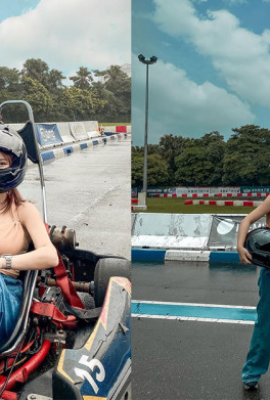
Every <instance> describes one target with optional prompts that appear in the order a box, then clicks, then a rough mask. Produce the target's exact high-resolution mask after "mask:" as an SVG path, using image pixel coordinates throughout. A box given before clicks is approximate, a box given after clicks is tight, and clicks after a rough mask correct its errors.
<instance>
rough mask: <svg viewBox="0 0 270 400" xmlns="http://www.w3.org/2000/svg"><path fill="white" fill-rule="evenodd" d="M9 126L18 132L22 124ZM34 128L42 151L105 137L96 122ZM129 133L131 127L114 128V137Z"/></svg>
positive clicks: (45, 125) (53, 124) (58, 123)
mask: <svg viewBox="0 0 270 400" xmlns="http://www.w3.org/2000/svg"><path fill="white" fill-rule="evenodd" d="M10 126H11V128H13V129H15V130H17V131H19V130H20V129H22V128H23V126H24V124H10ZM35 126H36V132H37V139H38V143H39V146H40V148H42V149H46V148H50V147H56V146H63V145H65V144H71V143H77V142H80V141H86V140H90V139H95V138H98V137H101V136H106V135H105V134H104V130H103V129H100V128H99V125H98V121H77V122H54V123H37V124H35ZM128 131H129V132H128ZM130 132H131V126H129V127H127V126H116V127H114V136H115V134H119V133H122V134H126V133H130Z"/></svg>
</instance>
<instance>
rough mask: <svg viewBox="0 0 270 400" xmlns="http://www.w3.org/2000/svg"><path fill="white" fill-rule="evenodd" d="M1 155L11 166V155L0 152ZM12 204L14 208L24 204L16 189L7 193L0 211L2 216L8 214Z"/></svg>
mask: <svg viewBox="0 0 270 400" xmlns="http://www.w3.org/2000/svg"><path fill="white" fill-rule="evenodd" d="M1 153H2V154H3V155H4V157H5V158H6V159H7V161H8V163H9V164H10V165H11V164H12V160H13V157H12V154H9V153H6V152H4V151H2V150H1ZM12 202H14V204H15V206H16V207H18V206H19V205H20V204H22V203H24V202H25V200H24V199H23V198H22V196H21V194H20V192H19V191H18V189H16V188H15V189H11V190H10V191H9V192H8V193H7V197H6V200H5V201H4V203H3V206H2V207H1V209H0V212H1V213H2V214H6V213H7V212H9V211H10V209H11V206H12Z"/></svg>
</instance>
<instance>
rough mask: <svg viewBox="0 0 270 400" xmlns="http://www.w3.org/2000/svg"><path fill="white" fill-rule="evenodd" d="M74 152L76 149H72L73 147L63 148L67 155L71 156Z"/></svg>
mask: <svg viewBox="0 0 270 400" xmlns="http://www.w3.org/2000/svg"><path fill="white" fill-rule="evenodd" d="M73 151H74V149H73V147H71V146H68V147H64V148H63V152H64V153H65V154H71V153H73Z"/></svg>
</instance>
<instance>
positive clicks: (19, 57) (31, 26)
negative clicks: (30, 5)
mask: <svg viewBox="0 0 270 400" xmlns="http://www.w3.org/2000/svg"><path fill="white" fill-rule="evenodd" d="M130 13H131V5H130V0H114V1H113V2H112V1H110V0H76V1H74V0H57V1H55V0H41V1H40V2H39V4H38V6H37V7H36V8H35V9H33V10H29V11H27V12H26V13H24V14H23V15H21V16H19V17H12V18H8V19H6V20H4V21H3V22H2V23H1V24H0V54H1V55H2V56H1V60H2V61H1V65H6V66H8V67H10V68H11V67H12V68H13V67H16V68H21V67H22V64H23V63H24V61H25V60H26V59H28V58H41V59H42V60H44V61H46V62H47V63H48V65H49V67H50V68H58V69H60V70H61V71H63V72H64V73H65V74H69V71H74V70H77V69H78V67H79V66H86V67H88V68H89V69H92V68H93V69H103V68H106V66H108V65H112V64H117V65H121V64H124V63H127V62H130V36H131V35H130V31H131V23H130Z"/></svg>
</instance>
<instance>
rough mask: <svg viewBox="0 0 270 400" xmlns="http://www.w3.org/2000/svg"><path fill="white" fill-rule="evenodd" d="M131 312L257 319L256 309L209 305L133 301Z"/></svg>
mask: <svg viewBox="0 0 270 400" xmlns="http://www.w3.org/2000/svg"><path fill="white" fill-rule="evenodd" d="M131 312H132V313H134V314H139V315H161V316H166V317H180V318H181V317H188V318H211V319H213V318H214V319H229V320H240V321H253V322H255V321H256V319H257V312H256V310H255V309H246V308H234V307H228V308H227V307H226V308H224V307H207V306H199V307H198V306H194V305H182V304H166V303H163V304H161V303H160V304H157V303H143V302H135V301H133V302H132V303H131Z"/></svg>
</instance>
